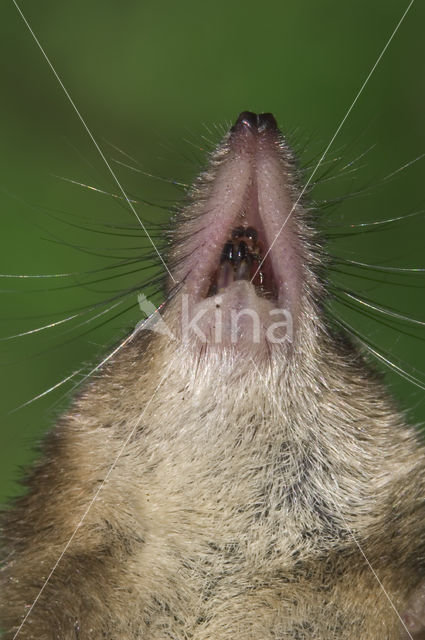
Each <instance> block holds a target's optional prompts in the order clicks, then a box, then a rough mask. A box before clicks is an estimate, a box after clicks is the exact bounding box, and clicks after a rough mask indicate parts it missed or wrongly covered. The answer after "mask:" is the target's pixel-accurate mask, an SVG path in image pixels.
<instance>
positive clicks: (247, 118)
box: [232, 111, 258, 131]
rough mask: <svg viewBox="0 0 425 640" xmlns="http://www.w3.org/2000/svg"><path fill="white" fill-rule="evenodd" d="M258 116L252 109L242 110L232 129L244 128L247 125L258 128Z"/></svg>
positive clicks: (249, 127)
mask: <svg viewBox="0 0 425 640" xmlns="http://www.w3.org/2000/svg"><path fill="white" fill-rule="evenodd" d="M257 118H258V116H257V114H256V113H252V111H242V113H241V114H240V115H239V118H238V119H237V120H236V122H235V124H234V126H233V127H232V131H234V130H235V129H239V128H241V129H243V128H245V127H246V128H247V129H257Z"/></svg>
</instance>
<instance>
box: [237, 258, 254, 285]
mask: <svg viewBox="0 0 425 640" xmlns="http://www.w3.org/2000/svg"><path fill="white" fill-rule="evenodd" d="M250 271H251V269H250V267H249V264H248V262H247V261H246V260H243V262H241V263H240V264H239V265H238V267H237V269H236V271H235V280H249V276H250Z"/></svg>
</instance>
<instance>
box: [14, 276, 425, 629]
mask: <svg viewBox="0 0 425 640" xmlns="http://www.w3.org/2000/svg"><path fill="white" fill-rule="evenodd" d="M175 308H176V307H175V306H173V304H171V305H170V307H169V308H168V310H167V311H166V314H165V320H166V321H167V322H168V323H169V325H170V326H173V322H175V315H174V314H175ZM294 354H295V355H294ZM133 430H134V433H133V435H132V437H131V438H130V441H129V442H128V444H127V446H126V447H125V449H124V451H123V452H122V455H121V456H120V457H119V459H118V460H117V462H116V465H115V467H114V468H113V470H112V472H111V473H110V475H109V476H108V479H107V481H106V483H105V485H104V486H103V488H102V490H101V491H100V493H99V495H98V497H97V499H96V500H95V502H94V503H93V505H92V507H91V509H90V510H89V512H88V513H87V516H86V517H85V519H84V521H83V524H82V525H81V526H80V527H79V528H78V529H77V533H76V534H75V537H74V538H73V540H72V542H71V544H70V546H69V548H68V549H67V551H66V553H65V554H64V556H63V557H62V559H61V561H60V562H59V564H58V566H57V568H56V569H55V571H54V573H53V575H52V577H51V578H50V580H49V581H48V583H47V585H46V587H45V589H44V591H43V592H42V594H41V596H40V598H39V600H38V602H37V603H36V605H35V607H34V609H33V611H32V612H31V615H30V616H29V617H28V619H27V621H26V622H25V624H24V626H23V627H22V630H21V631H20V634H19V636H18V637H19V638H20V640H29V639H30V638H31V639H38V640H53V639H55V640H56V639H59V638H60V639H61V640H86V639H90V638H93V639H102V638H103V639H105V640H106V639H108V640H112V639H113V640H136V639H138V640H142V639H143V640H164V639H165V638H170V639H173V640H189V639H190V640H283V639H284V638H291V639H293V640H295V639H296V640H307V639H313V638H314V639H315V640H354V639H356V640H357V639H359V638H362V639H367V640H378V639H379V640H384V639H386V640H396V639H397V640H398V639H399V638H400V628H401V625H400V621H399V618H398V617H397V615H396V613H395V611H394V609H393V608H392V606H391V604H390V602H389V600H388V598H387V597H386V595H385V593H384V590H383V588H384V589H385V591H386V593H387V594H388V596H389V598H390V599H391V601H392V603H393V604H394V606H395V607H396V609H397V610H398V611H399V612H404V611H405V609H406V606H407V603H408V600H409V598H410V597H411V595H412V594H413V593H414V591H415V589H416V588H417V586H418V584H419V583H420V582H421V580H422V579H423V578H424V575H425V560H424V553H425V531H424V526H423V522H424V517H425V504H424V500H423V495H424V490H425V487H424V485H425V476H424V451H423V446H422V444H421V443H420V441H419V438H418V435H417V433H416V432H415V430H414V429H413V428H411V427H408V426H406V424H405V421H404V419H403V416H401V415H400V413H399V412H398V411H397V409H396V408H395V406H394V404H393V402H392V400H391V399H390V398H389V397H388V395H387V393H386V391H385V389H384V387H383V384H382V382H381V381H380V379H379V378H378V377H377V376H376V375H375V374H373V373H372V372H371V371H370V370H369V367H368V366H367V365H366V364H365V362H364V361H363V359H362V357H361V356H360V355H359V354H358V353H357V351H356V349H354V348H353V347H352V346H351V345H350V344H349V343H348V342H347V341H346V340H344V339H342V338H341V337H339V336H337V335H335V334H334V333H333V332H332V331H331V330H330V329H329V328H328V327H327V323H326V322H325V320H324V318H323V314H322V312H321V310H320V309H319V308H318V307H317V306H316V304H315V302H314V298H313V296H312V294H311V293H310V290H309V288H308V286H306V288H305V291H304V292H303V294H302V297H301V310H300V314H299V323H298V328H297V334H296V340H295V343H294V345H293V350H292V352H291V354H290V355H288V353H279V351H278V350H272V351H271V352H270V354H269V357H268V358H265V359H253V358H251V357H249V355H247V354H245V355H244V356H242V355H241V354H236V355H235V354H234V353H233V352H232V351H231V350H230V349H224V350H223V351H221V352H219V353H218V352H217V351H214V350H209V349H208V348H207V349H206V350H201V351H199V350H198V351H197V350H196V349H193V348H191V346H188V345H184V344H182V343H180V342H179V341H170V340H169V339H168V338H166V337H165V336H161V335H154V336H152V337H148V338H146V337H140V335H138V336H136V338H135V339H134V340H133V341H132V342H131V343H130V344H129V345H127V346H126V347H125V348H124V349H123V350H122V351H121V352H120V353H119V355H118V356H117V357H116V358H115V360H114V361H113V362H112V363H110V364H109V365H108V366H107V367H106V368H105V370H104V371H103V373H102V374H101V375H100V376H99V377H98V378H97V379H94V380H92V381H91V382H90V384H88V385H87V386H86V388H85V389H84V391H83V393H82V394H81V396H80V397H79V398H77V399H76V400H75V402H74V404H73V406H72V407H71V409H70V411H69V412H68V414H67V415H65V416H64V417H63V418H62V419H61V420H60V423H59V424H58V425H57V426H56V428H55V429H54V431H53V432H52V433H51V434H50V435H49V436H48V438H47V441H46V445H45V457H44V460H42V461H41V462H40V463H38V465H37V467H36V468H35V470H34V471H33V473H32V474H31V477H30V479H29V481H28V485H29V491H28V493H27V495H25V496H24V497H22V498H20V499H19V500H18V501H17V503H16V505H15V506H14V508H12V509H11V510H10V511H9V512H7V513H6V514H5V517H4V542H5V548H6V562H5V568H4V572H3V593H2V606H1V610H2V611H1V620H2V622H3V626H4V628H5V629H6V630H7V633H6V634H5V638H12V637H13V634H14V632H15V631H16V629H17V627H18V625H19V624H20V622H21V620H22V619H23V616H24V615H25V613H26V611H27V607H28V605H30V604H31V603H32V602H33V600H34V598H35V597H36V595H37V593H38V592H39V590H40V589H41V587H42V586H43V583H44V581H45V579H46V578H47V576H48V575H49V573H50V571H51V569H52V567H53V566H54V565H55V562H56V561H57V559H58V557H59V556H60V554H61V553H62V551H63V549H64V547H65V545H66V544H67V542H68V540H69V538H70V536H71V535H72V534H73V532H74V531H75V530H76V527H78V524H79V522H80V520H81V518H82V516H83V515H84V513H85V512H86V509H87V506H88V504H89V503H90V501H91V500H92V498H93V496H94V495H95V494H96V491H97V489H98V488H99V485H100V483H101V482H102V480H103V479H104V478H105V477H106V476H107V474H108V472H109V470H110V468H111V465H112V464H113V462H114V460H116V458H117V456H118V455H119V453H120V451H121V448H122V446H123V443H124V442H125V441H126V438H128V436H129V435H130V434H131V433H132V432H133ZM359 547H361V549H362V551H363V553H364V555H365V556H366V558H367V560H368V562H369V563H370V565H371V567H372V568H373V571H374V572H375V574H376V576H378V577H379V580H380V581H381V583H382V587H383V588H382V587H381V585H380V584H379V583H378V580H377V578H376V576H375V575H374V573H373V572H372V570H371V567H370V566H369V565H368V563H367V562H366V560H365V557H364V556H363V554H362V552H361V551H360V549H359ZM419 614H420V615H421V612H419ZM417 637H419V636H417Z"/></svg>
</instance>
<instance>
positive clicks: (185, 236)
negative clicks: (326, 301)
mask: <svg viewBox="0 0 425 640" xmlns="http://www.w3.org/2000/svg"><path fill="white" fill-rule="evenodd" d="M292 176H293V167H292V166H291V156H290V152H289V151H288V150H287V147H286V144H285V142H284V139H283V138H282V136H281V134H280V132H279V130H278V128H277V124H276V121H275V119H274V118H273V116H272V115H271V114H260V115H257V114H253V113H250V112H243V113H242V114H241V115H240V116H239V118H238V120H237V121H236V123H235V125H234V126H233V127H232V129H231V131H230V134H229V135H228V137H227V138H226V139H225V141H224V142H223V144H222V145H221V146H220V147H218V149H217V151H216V153H215V154H214V155H213V156H212V159H211V164H210V167H209V169H208V171H206V172H205V173H204V174H202V176H201V178H200V180H199V181H198V183H196V184H195V187H194V191H193V201H192V204H190V205H189V206H188V207H187V208H186V209H184V210H183V211H182V221H181V224H180V226H179V228H178V237H179V238H180V240H181V242H180V244H177V245H176V247H177V248H176V250H175V252H174V254H173V256H174V258H175V259H176V263H177V265H178V266H177V268H176V270H175V272H174V273H175V275H176V280H177V281H178V282H182V283H184V287H183V289H182V292H183V293H184V294H185V295H187V296H188V301H189V302H188V308H189V311H188V314H189V317H190V318H193V317H202V320H201V321H200V322H201V324H202V326H203V327H204V328H205V333H206V334H208V335H211V334H213V333H214V334H215V335H216V327H217V322H218V320H217V312H218V309H220V311H221V313H222V321H221V322H222V325H223V327H224V329H223V332H224V333H226V332H227V334H228V333H229V331H231V329H230V330H229V329H228V327H229V326H230V325H231V323H232V318H233V317H234V316H235V314H239V316H241V315H243V314H244V318H245V323H242V324H243V325H244V326H243V328H242V329H241V331H240V332H239V333H238V335H242V334H243V331H244V330H246V326H247V323H248V320H247V318H248V319H249V321H250V322H252V321H253V313H255V314H256V318H258V323H259V326H260V332H261V335H263V336H264V335H266V333H267V329H268V327H269V326H270V325H272V324H274V319H275V318H276V314H277V313H278V312H281V313H283V312H288V313H289V314H290V315H291V317H292V316H294V318H295V320H296V315H297V313H298V303H299V299H300V292H301V289H302V277H301V273H302V267H301V264H302V255H301V253H302V250H301V244H300V242H299V234H298V227H297V222H296V220H295V213H296V211H295V210H296V207H297V201H295V202H294V194H296V190H295V189H294V187H293V184H292ZM293 214H294V215H293ZM218 298H220V300H219V301H218V300H216V299H218ZM185 313H186V312H185ZM185 313H184V314H183V315H184V316H185ZM185 317H186V316H185ZM256 321H257V320H256ZM242 337H243V336H242Z"/></svg>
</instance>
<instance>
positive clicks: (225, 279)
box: [217, 262, 234, 291]
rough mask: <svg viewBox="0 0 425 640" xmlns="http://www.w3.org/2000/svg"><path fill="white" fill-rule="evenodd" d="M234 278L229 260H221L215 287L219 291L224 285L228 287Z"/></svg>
mask: <svg viewBox="0 0 425 640" xmlns="http://www.w3.org/2000/svg"><path fill="white" fill-rule="evenodd" d="M233 280H234V271H233V267H232V265H231V264H230V262H223V264H221V265H220V267H219V269H218V275H217V289H218V291H220V290H221V289H224V288H225V287H228V286H229V284H232V282H233Z"/></svg>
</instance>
